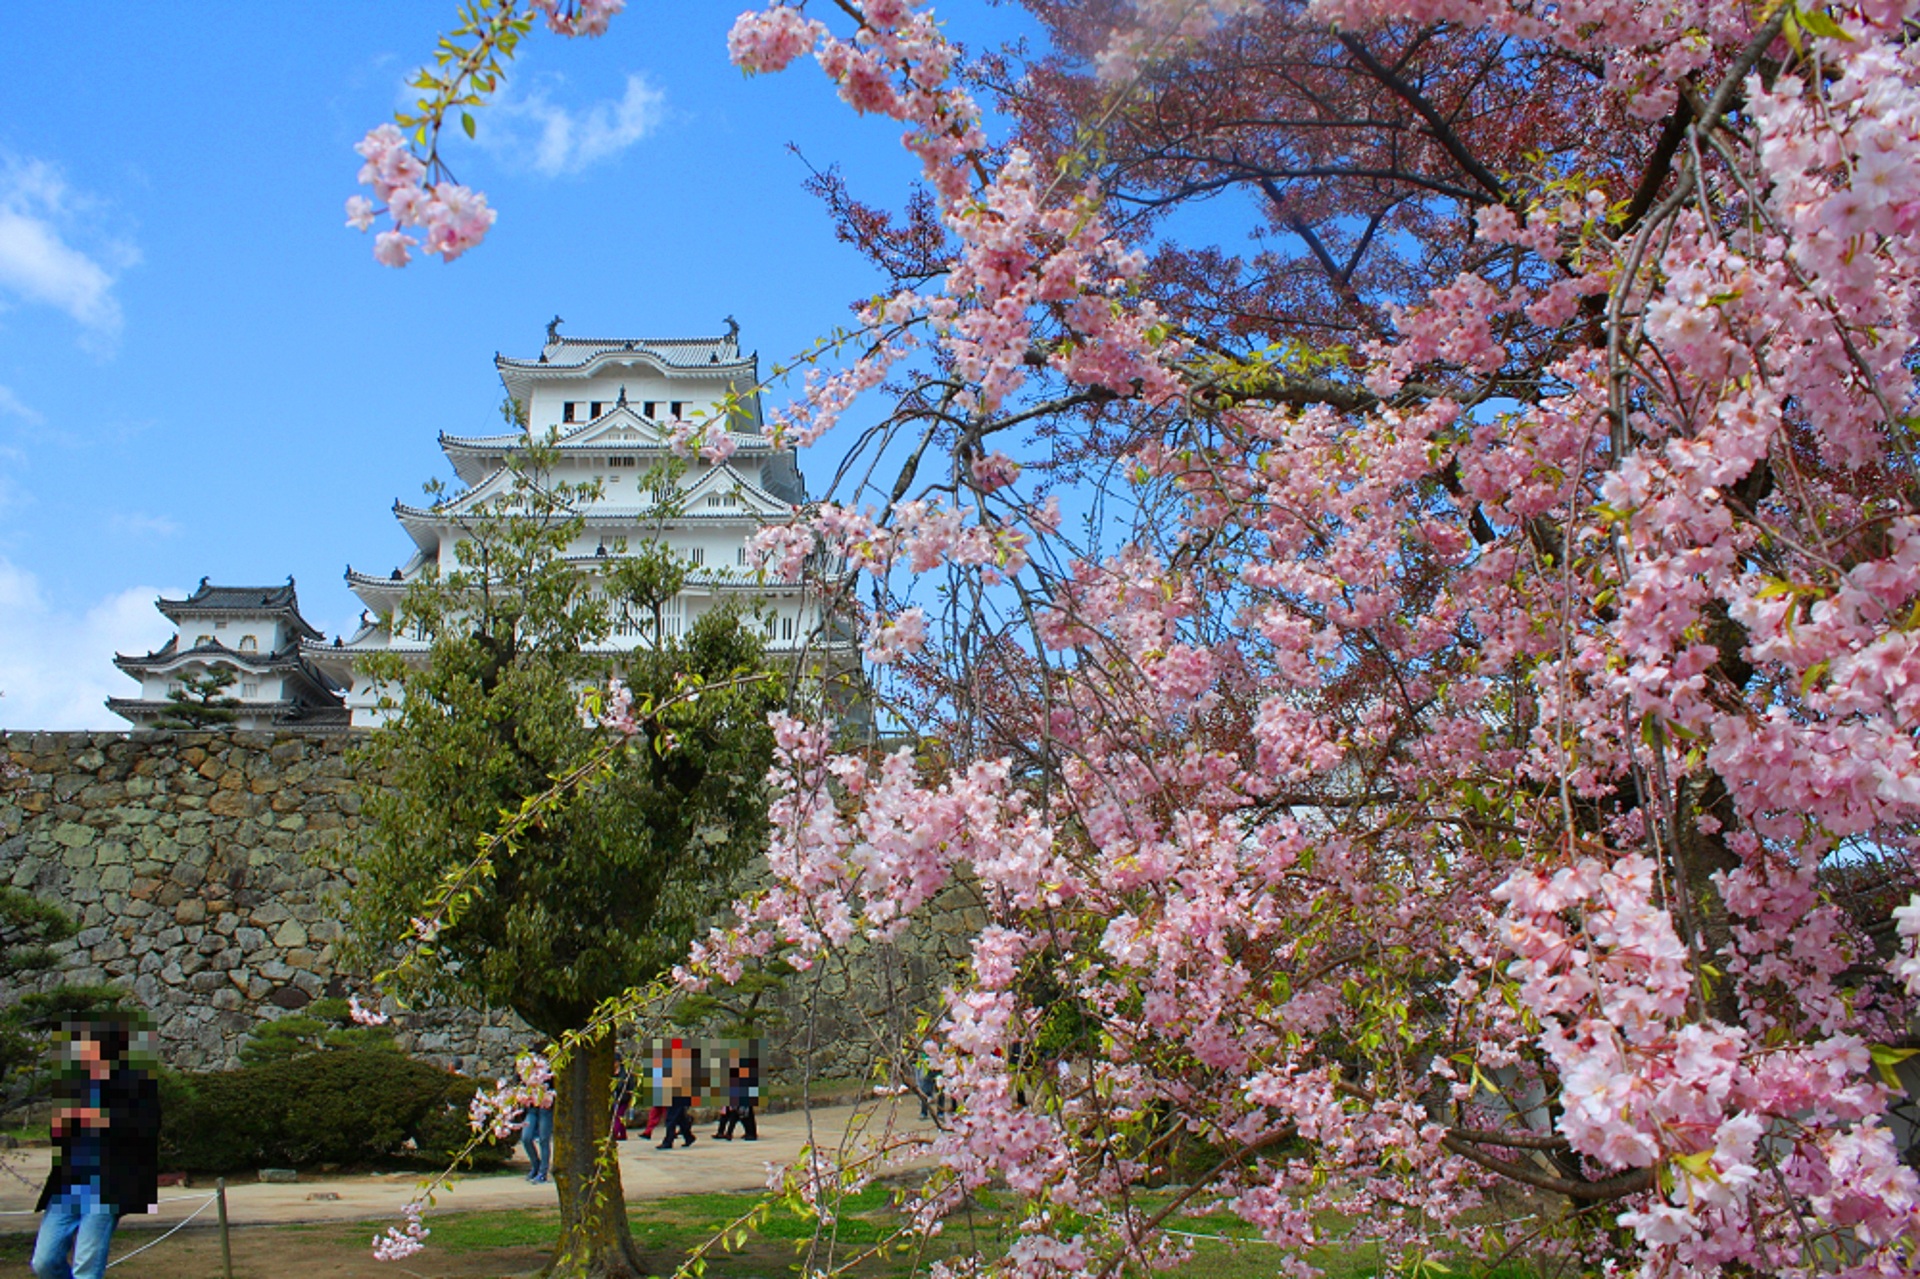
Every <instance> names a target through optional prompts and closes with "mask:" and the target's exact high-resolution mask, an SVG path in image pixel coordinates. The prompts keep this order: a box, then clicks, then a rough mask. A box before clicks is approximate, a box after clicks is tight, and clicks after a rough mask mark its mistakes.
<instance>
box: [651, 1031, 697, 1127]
mask: <svg viewBox="0 0 1920 1279" xmlns="http://www.w3.org/2000/svg"><path fill="white" fill-rule="evenodd" d="M696 1068H697V1063H696V1062H695V1060H694V1052H693V1048H692V1046H691V1045H689V1044H688V1043H687V1041H686V1040H684V1039H676V1040H674V1041H673V1043H672V1044H671V1045H670V1047H669V1049H668V1060H667V1070H666V1089H667V1098H668V1105H667V1118H666V1125H667V1131H666V1133H665V1134H664V1135H663V1137H662V1140H661V1142H660V1149H662V1150H672V1149H673V1139H674V1138H675V1137H676V1136H677V1137H684V1138H685V1139H686V1144H687V1145H689V1146H691V1145H692V1144H693V1113H692V1111H693V1092H694V1073H695V1070H696Z"/></svg>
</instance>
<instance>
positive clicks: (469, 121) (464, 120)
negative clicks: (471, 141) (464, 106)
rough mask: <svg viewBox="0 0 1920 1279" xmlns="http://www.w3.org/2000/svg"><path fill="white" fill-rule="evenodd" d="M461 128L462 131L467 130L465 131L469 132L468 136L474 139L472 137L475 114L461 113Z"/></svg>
mask: <svg viewBox="0 0 1920 1279" xmlns="http://www.w3.org/2000/svg"><path fill="white" fill-rule="evenodd" d="M460 127H461V128H462V129H465V130H466V131H467V136H468V137H472V136H473V130H474V124H473V113H472V112H470V111H462V112H461V113H460Z"/></svg>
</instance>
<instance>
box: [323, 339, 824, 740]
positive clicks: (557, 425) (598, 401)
mask: <svg viewBox="0 0 1920 1279" xmlns="http://www.w3.org/2000/svg"><path fill="white" fill-rule="evenodd" d="M560 323H561V322H560V321H559V320H557V319H556V320H555V321H554V322H553V323H552V324H549V325H548V326H547V340H546V343H545V345H544V346H542V347H541V350H540V353H539V355H538V357H537V358H534V359H531V360H525V359H513V358H509V357H506V356H502V355H495V356H494V366H495V368H496V369H497V370H498V371H499V374H500V380H501V382H502V383H504V384H505V386H506V391H507V394H508V396H510V397H511V398H512V400H513V402H514V404H515V406H516V408H517V409H518V411H519V412H520V413H521V414H523V415H524V418H525V422H526V429H525V432H524V433H522V432H520V431H518V430H515V431H512V432H509V433H507V434H502V435H478V436H463V435H447V434H442V435H441V436H440V447H441V449H442V451H443V452H445V454H446V456H447V460H448V462H449V463H450V464H451V465H452V467H453V471H454V474H455V475H456V476H458V477H459V479H460V481H461V483H463V484H464V485H466V488H465V490H464V491H462V492H460V493H459V494H457V495H456V496H454V497H451V498H449V499H447V500H446V501H444V502H441V503H439V504H437V505H435V506H432V507H419V506H411V505H408V504H407V503H404V502H396V503H395V504H394V516H395V518H397V519H398V520H399V522H400V526H401V528H403V529H405V530H406V532H407V535H408V537H410V538H411V539H412V541H413V545H414V551H413V554H412V556H411V557H410V558H409V559H408V560H407V561H406V563H404V564H403V565H401V566H400V567H399V568H397V569H394V570H393V571H392V572H389V573H363V572H359V571H356V570H354V569H351V568H350V569H348V571H347V584H348V586H349V587H350V588H351V589H352V591H353V592H354V594H356V595H358V596H359V597H360V599H361V600H362V601H363V602H364V603H365V604H366V607H367V611H366V612H365V613H364V614H363V622H362V625H361V627H360V629H359V631H358V632H357V633H356V634H354V635H352V636H351V637H343V638H341V639H336V640H333V641H331V642H328V641H323V640H319V639H317V638H316V639H313V640H309V641H308V642H307V643H306V644H305V645H304V646H303V651H304V653H305V655H306V656H307V657H308V658H309V659H310V660H311V661H312V662H313V664H314V665H315V666H317V667H318V668H319V669H320V670H322V671H324V672H325V673H326V674H327V675H328V676H329V677H330V678H331V679H333V680H334V681H336V682H338V683H339V684H340V685H341V686H342V687H344V688H345V689H346V690H347V691H346V703H347V708H348V711H349V713H350V714H351V717H352V722H353V725H354V727H356V728H364V727H372V726H373V725H375V724H377V723H378V722H379V721H380V719H381V718H382V716H381V712H380V709H379V703H380V701H381V699H382V694H381V691H380V690H379V689H378V688H377V687H375V686H374V685H373V684H372V683H371V681H369V679H368V678H367V676H366V675H365V674H364V673H363V672H361V671H360V670H359V669H358V666H357V663H358V662H359V660H360V659H361V658H362V657H364V656H365V655H367V654H370V653H377V652H396V653H400V654H403V655H405V654H412V653H417V654H419V655H420V656H421V657H422V658H423V659H424V657H425V654H426V652H427V649H428V647H429V645H428V644H427V642H426V641H425V640H424V639H423V638H421V637H420V636H418V635H411V634H404V633H396V632H395V630H394V628H393V626H392V618H393V617H394V616H395V614H396V612H397V611H398V609H399V606H400V603H401V600H402V599H403V598H404V597H405V595H406V592H407V589H408V587H409V586H410V585H411V584H412V583H413V582H414V581H415V579H417V578H418V577H419V576H420V575H421V574H422V573H423V572H424V571H426V570H427V569H428V567H429V566H438V567H439V569H440V570H441V571H443V572H446V571H451V570H453V569H454V568H456V567H457V566H458V561H457V559H456V550H455V548H456V546H457V545H458V543H459V538H460V527H461V522H462V520H463V519H466V518H468V517H469V516H470V515H471V514H472V513H473V512H475V511H476V509H478V508H482V507H484V506H487V505H489V504H491V503H493V502H495V501H497V499H499V498H500V497H502V496H503V495H507V494H510V493H511V492H512V490H513V473H512V471H511V470H510V469H509V467H508V466H507V461H508V459H509V457H511V456H512V455H513V454H514V452H515V451H516V450H519V449H522V448H525V447H526V446H527V445H528V443H529V442H530V441H551V447H552V451H553V454H554V456H555V458H556V461H555V463H554V466H553V470H552V472H551V477H552V479H553V480H554V481H556V482H566V483H570V484H592V483H596V482H597V484H598V485H599V495H598V497H597V498H594V499H592V500H590V501H589V502H587V503H585V504H584V505H583V506H582V507H581V508H580V510H579V514H580V515H581V517H583V520H584V531H583V532H582V533H581V534H580V536H579V538H578V540H577V541H576V543H575V545H574V546H573V547H572V548H571V552H570V555H569V559H570V560H571V561H572V562H573V563H575V564H576V565H578V567H579V569H580V571H581V572H583V573H592V572H593V571H594V570H595V567H596V566H597V565H604V564H606V563H607V562H608V559H609V557H613V556H618V555H619V554H620V553H621V551H622V549H623V548H626V549H634V548H637V547H639V546H640V545H642V544H643V543H646V542H654V543H658V544H661V545H664V546H665V547H666V548H667V549H668V550H670V551H672V552H673V553H675V554H676V555H678V556H679V557H680V558H681V559H682V561H683V562H684V563H685V564H686V565H687V567H688V569H689V572H688V574H687V578H686V584H685V586H684V588H683V589H682V590H681V592H680V593H679V595H678V596H677V597H675V598H674V599H673V600H671V601H670V602H669V603H668V605H667V607H666V609H665V610H664V614H663V616H662V619H661V630H662V631H663V632H664V633H665V635H667V636H668V637H673V636H678V635H679V634H681V633H682V632H683V630H684V629H685V628H686V627H687V626H688V625H690V624H691V623H692V622H693V621H694V620H695V619H697V618H698V617H699V616H700V615H701V614H702V613H703V612H705V611H707V610H708V609H712V608H715V607H719V606H721V605H722V604H724V603H725V602H726V601H728V600H729V599H737V600H741V601H742V602H745V603H749V604H751V605H752V606H753V607H755V608H756V609H758V610H759V612H760V613H761V615H762V617H763V619H764V624H765V626H766V628H767V630H766V640H767V645H768V649H769V651H770V652H772V653H774V654H789V655H791V654H794V653H798V652H799V651H801V649H802V648H803V647H805V646H807V645H808V644H809V643H815V644H817V643H818V640H819V637H818V635H817V634H816V633H815V631H816V626H817V621H818V615H817V611H816V610H815V609H813V608H812V607H811V606H810V605H809V604H808V603H807V601H806V599H805V598H804V597H803V594H802V590H801V588H800V587H799V586H798V585H786V584H782V583H775V582H767V581H765V580H763V579H762V578H761V575H760V574H758V573H757V572H755V571H753V570H752V569H750V568H749V567H748V566H747V542H748V540H749V539H750V538H751V537H752V536H753V534H754V533H755V532H757V531H758V530H759V529H760V528H762V527H763V526H765V525H766V524H768V523H771V522H784V521H786V520H789V519H791V518H792V517H793V514H794V512H795V510H796V509H797V508H798V507H799V506H800V505H801V504H802V503H803V502H804V501H805V500H806V491H805V487H804V485H803V482H802V480H801V477H800V472H799V470H798V469H797V468H796V466H795V465H794V459H793V453H792V451H791V450H789V449H785V448H779V447H776V446H775V444H774V441H773V439H772V438H771V437H770V436H769V435H768V434H767V433H766V431H765V430H764V429H763V423H762V419H761V416H760V402H759V397H758V395H757V394H756V390H755V388H756V387H757V386H758V383H759V371H758V360H757V357H756V356H754V355H743V354H742V353H741V351H740V346H739V340H738V332H739V330H738V326H737V325H734V324H733V322H732V321H731V320H729V321H728V332H727V333H726V334H725V335H723V336H720V337H700V338H664V339H660V338H629V339H617V338H616V339H606V338H576V337H564V336H561V335H560V333H559V331H558V330H559V325H560ZM729 406H730V407H729ZM721 412H724V413H727V415H728V417H727V420H726V422H725V426H726V439H727V441H728V442H729V443H730V444H731V445H732V452H731V454H730V455H729V456H727V457H726V458H725V459H724V460H721V461H714V462H709V461H705V460H703V459H702V458H700V457H699V456H692V457H688V458H686V459H685V461H684V462H683V464H682V466H681V468H680V470H679V475H678V479H677V481H675V483H674V488H673V491H670V492H668V491H662V490H661V489H660V488H659V487H658V486H657V485H658V477H659V476H661V475H663V474H666V473H667V472H665V471H663V470H661V469H659V464H661V463H663V462H665V461H666V460H667V459H669V458H670V457H673V456H675V452H674V446H673V441H672V438H671V435H670V432H671V430H672V426H673V424H675V423H683V424H686V423H694V424H705V423H707V422H708V421H709V420H710V419H711V418H712V417H713V415H714V414H716V413H721ZM682 429H684V426H683V428H682ZM682 451H683V452H684V446H683V448H682ZM652 629H653V628H652V622H651V619H647V620H645V621H644V622H643V621H639V620H636V621H633V622H630V623H628V624H627V626H626V628H625V629H623V630H622V632H621V633H619V634H618V635H616V636H615V637H614V638H613V639H612V641H611V642H610V645H611V646H612V647H613V648H614V649H615V651H618V650H619V649H625V648H632V647H634V646H637V645H645V644H650V643H653V642H654V641H653V638H652V634H651V632H652Z"/></svg>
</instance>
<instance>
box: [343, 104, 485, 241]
mask: <svg viewBox="0 0 1920 1279" xmlns="http://www.w3.org/2000/svg"><path fill="white" fill-rule="evenodd" d="M354 150H356V151H358V152H359V153H360V154H361V156H362V157H364V158H365V160H366V163H365V164H363V165H361V166H360V182H361V184H362V185H364V186H369V187H372V188H373V193H374V197H375V198H376V199H378V200H380V201H382V202H383V203H384V205H385V207H384V208H379V207H376V206H375V204H374V202H373V201H372V200H369V199H368V198H367V197H366V196H363V195H356V196H352V197H350V198H349V199H348V200H347V225H348V226H350V227H352V228H354V229H355V230H357V231H367V230H371V229H372V227H373V223H374V219H375V218H377V217H378V216H379V215H380V214H381V213H383V212H384V213H385V214H386V215H387V216H388V217H389V218H390V219H391V220H392V223H393V225H392V226H391V227H389V228H388V229H386V230H384V231H381V232H380V233H379V234H378V235H376V236H374V240H373V256H374V257H375V258H376V259H377V260H378V261H379V262H381V263H382V264H383V265H386V266H393V267H399V266H405V265H406V264H407V263H408V262H409V261H411V260H412V257H413V250H414V249H417V248H420V247H421V238H420V237H419V236H416V235H410V234H408V233H407V230H406V229H405V228H409V227H411V228H416V229H420V230H423V231H424V232H425V241H426V252H428V253H437V254H439V255H440V257H441V258H442V260H444V261H447V262H451V261H453V260H454V259H455V258H457V257H459V256H460V255H461V254H462V253H465V252H466V251H467V250H468V249H470V248H472V247H473V246H474V245H476V244H478V243H480V241H481V240H482V239H483V238H485V236H486V234H487V231H488V229H489V228H491V227H492V226H493V222H494V219H495V218H496V217H497V216H498V215H497V214H496V213H495V212H494V210H492V209H490V208H488V207H487V197H486V196H484V195H482V194H480V193H479V192H477V191H470V190H468V189H467V188H466V187H463V186H460V185H458V184H457V183H452V182H436V183H434V184H432V185H431V186H427V185H423V181H424V179H425V178H426V176H427V169H426V165H425V164H423V163H422V162H421V160H420V158H419V157H418V156H416V155H414V154H413V151H412V150H411V149H410V148H409V147H408V146H407V142H406V138H405V137H404V136H403V135H402V134H401V132H400V130H399V129H398V128H397V127H395V126H394V125H391V124H383V125H380V126H378V127H376V128H374V129H372V130H371V131H369V132H368V134H367V136H366V137H364V138H362V139H361V140H360V141H359V142H358V143H357V144H355V146H354Z"/></svg>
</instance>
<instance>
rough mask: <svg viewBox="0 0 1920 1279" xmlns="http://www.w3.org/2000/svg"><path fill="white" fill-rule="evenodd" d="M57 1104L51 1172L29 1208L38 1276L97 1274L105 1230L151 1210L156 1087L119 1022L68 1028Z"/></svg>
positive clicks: (94, 1277)
mask: <svg viewBox="0 0 1920 1279" xmlns="http://www.w3.org/2000/svg"><path fill="white" fill-rule="evenodd" d="M67 1033H68V1039H67V1043H66V1044H65V1049H66V1058H67V1061H66V1064H67V1070H66V1071H65V1072H64V1077H63V1078H62V1080H61V1092H62V1094H63V1095H62V1099H61V1100H62V1105H61V1106H60V1107H59V1108H58V1109H56V1110H55V1111H54V1113H53V1140H54V1143H55V1146H56V1149H55V1151H54V1159H53V1169H52V1171H51V1172H50V1173H48V1175H47V1184H46V1188H45V1189H43V1190H42V1191H41V1192H40V1201H39V1203H37V1204H35V1205H34V1207H35V1209H36V1210H37V1211H39V1212H42V1213H44V1214H45V1215H44V1216H43V1217H41V1219H40V1235H39V1238H38V1239H36V1240H35V1241H34V1245H33V1273H34V1274H35V1275H37V1276H39V1279H101V1276H102V1275H104V1274H105V1273H106V1268H107V1249H108V1247H109V1246H110V1245H111V1244H112V1242H113V1228H114V1226H115V1225H116V1224H117V1223H118V1222H119V1220H120V1218H121V1217H122V1216H123V1215H125V1214H126V1213H129V1212H152V1211H154V1210H155V1208H156V1207H157V1206H158V1200H159V1197H160V1195H159V1177H160V1085H159V1082H158V1081H157V1080H156V1079H155V1078H154V1077H153V1073H152V1072H151V1071H149V1070H147V1069H146V1068H145V1067H144V1065H143V1064H142V1063H141V1062H140V1061H139V1060H138V1059H137V1058H136V1054H135V1053H134V1052H133V1038H134V1036H133V1027H132V1026H131V1024H130V1023H128V1022H127V1021H126V1020H124V1019H113V1018H108V1019H98V1020H93V1021H87V1022H82V1023H80V1024H78V1025H76V1026H72V1027H70V1028H69V1030H68V1032H67Z"/></svg>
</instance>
